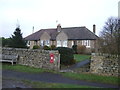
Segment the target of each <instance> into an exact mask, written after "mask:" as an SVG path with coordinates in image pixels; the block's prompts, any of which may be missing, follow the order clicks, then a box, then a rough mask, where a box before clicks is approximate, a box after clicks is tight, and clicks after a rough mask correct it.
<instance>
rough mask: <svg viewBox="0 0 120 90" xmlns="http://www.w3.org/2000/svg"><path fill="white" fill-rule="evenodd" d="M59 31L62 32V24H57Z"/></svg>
mask: <svg viewBox="0 0 120 90" xmlns="http://www.w3.org/2000/svg"><path fill="white" fill-rule="evenodd" d="M57 31H58V32H61V25H60V24H58V25H57Z"/></svg>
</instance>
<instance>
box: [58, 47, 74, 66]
mask: <svg viewBox="0 0 120 90" xmlns="http://www.w3.org/2000/svg"><path fill="white" fill-rule="evenodd" d="M56 50H58V51H59V53H60V63H61V64H63V65H71V64H74V63H75V60H74V55H73V49H71V48H66V47H58V48H56Z"/></svg>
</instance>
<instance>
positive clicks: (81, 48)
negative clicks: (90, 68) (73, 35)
mask: <svg viewBox="0 0 120 90" xmlns="http://www.w3.org/2000/svg"><path fill="white" fill-rule="evenodd" d="M85 51H86V46H84V45H78V46H77V53H78V54H85Z"/></svg>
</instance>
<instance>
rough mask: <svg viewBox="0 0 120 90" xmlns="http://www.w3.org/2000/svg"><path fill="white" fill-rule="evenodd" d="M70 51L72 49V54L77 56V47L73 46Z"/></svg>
mask: <svg viewBox="0 0 120 90" xmlns="http://www.w3.org/2000/svg"><path fill="white" fill-rule="evenodd" d="M72 49H73V51H74V53H75V54H77V45H73V46H72Z"/></svg>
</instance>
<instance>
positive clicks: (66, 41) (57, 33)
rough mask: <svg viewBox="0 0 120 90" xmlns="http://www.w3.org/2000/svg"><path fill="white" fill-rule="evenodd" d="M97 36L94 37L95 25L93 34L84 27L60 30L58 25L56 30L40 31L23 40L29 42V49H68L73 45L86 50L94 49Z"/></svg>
mask: <svg viewBox="0 0 120 90" xmlns="http://www.w3.org/2000/svg"><path fill="white" fill-rule="evenodd" d="M97 38H98V36H97V35H95V25H93V32H91V31H90V30H89V29H87V28H86V27H68V28H61V25H60V24H58V26H57V28H53V29H41V30H39V31H37V32H35V33H33V34H31V35H29V36H27V37H25V40H27V41H29V45H30V48H33V46H34V45H40V46H44V45H47V46H51V45H55V46H56V47H69V48H71V47H72V46H73V45H85V46H86V47H87V48H95V42H96V40H97Z"/></svg>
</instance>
